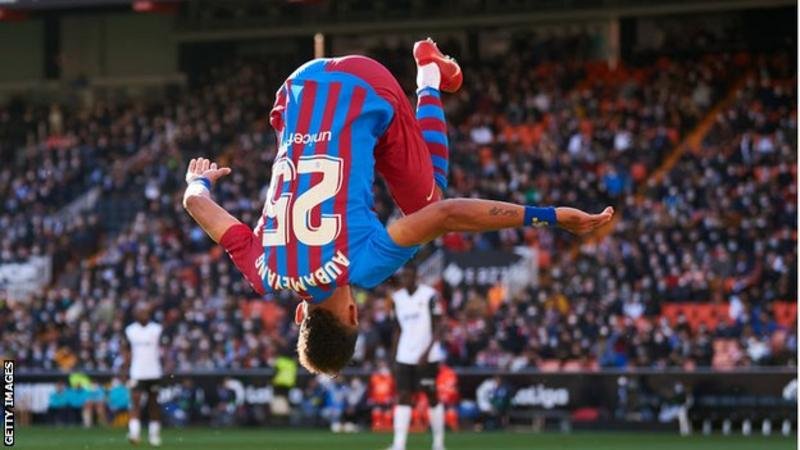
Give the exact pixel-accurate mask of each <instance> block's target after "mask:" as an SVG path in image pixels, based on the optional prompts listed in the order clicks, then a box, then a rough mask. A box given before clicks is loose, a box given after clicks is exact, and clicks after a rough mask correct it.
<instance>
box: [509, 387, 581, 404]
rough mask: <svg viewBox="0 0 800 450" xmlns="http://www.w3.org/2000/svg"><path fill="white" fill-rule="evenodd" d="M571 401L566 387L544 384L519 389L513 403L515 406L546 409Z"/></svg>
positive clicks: (512, 400)
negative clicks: (539, 406)
mask: <svg viewBox="0 0 800 450" xmlns="http://www.w3.org/2000/svg"><path fill="white" fill-rule="evenodd" d="M568 403H569V391H568V390H566V389H564V388H555V389H552V388H548V387H547V386H545V385H543V384H538V385H536V386H529V387H527V388H523V389H520V390H519V391H517V393H516V395H514V398H513V399H511V404H512V405H514V406H538V405H541V406H542V407H544V408H545V409H550V408H552V407H554V406H564V405H567V404H568Z"/></svg>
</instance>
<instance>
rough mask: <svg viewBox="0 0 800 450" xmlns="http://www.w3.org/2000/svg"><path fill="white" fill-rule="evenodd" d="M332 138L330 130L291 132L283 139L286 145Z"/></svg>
mask: <svg viewBox="0 0 800 450" xmlns="http://www.w3.org/2000/svg"><path fill="white" fill-rule="evenodd" d="M330 140H331V132H330V131H321V132H319V133H305V134H303V133H290V134H289V135H287V136H286V139H284V140H283V143H284V144H286V145H289V144H310V143H312V142H328V141H330Z"/></svg>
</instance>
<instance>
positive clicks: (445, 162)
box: [415, 41, 450, 193]
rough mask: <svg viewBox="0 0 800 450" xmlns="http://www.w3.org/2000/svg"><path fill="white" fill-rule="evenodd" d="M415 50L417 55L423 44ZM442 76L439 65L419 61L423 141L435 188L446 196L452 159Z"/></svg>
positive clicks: (418, 99) (419, 112) (418, 92)
mask: <svg viewBox="0 0 800 450" xmlns="http://www.w3.org/2000/svg"><path fill="white" fill-rule="evenodd" d="M422 43H428V44H430V45H435V44H431V43H429V42H428V41H423V42H421V43H418V44H417V46H416V47H415V56H416V53H417V51H416V50H417V49H418V47H419V45H420V44H422ZM441 80H442V73H441V70H440V68H439V66H438V65H437V63H436V62H433V61H430V59H424V60H422V61H419V60H418V65H417V110H416V118H417V123H419V127H420V129H421V130H422V139H423V140H424V141H425V147H426V148H427V149H428V154H429V156H430V159H431V165H432V166H433V177H434V180H435V181H436V186H437V187H438V188H439V190H440V191H441V192H442V193H444V192H446V191H447V175H448V166H449V158H450V150H449V143H448V139H447V123H446V122H445V116H444V106H443V105H442V99H441V91H440V90H439V89H440V86H441V84H442V81H441Z"/></svg>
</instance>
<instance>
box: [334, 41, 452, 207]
mask: <svg viewBox="0 0 800 450" xmlns="http://www.w3.org/2000/svg"><path fill="white" fill-rule="evenodd" d="M328 70H334V71H340V72H346V73H349V74H351V75H355V76H357V77H359V78H361V79H362V80H364V81H365V82H367V84H369V85H370V86H372V88H373V89H375V92H376V93H377V94H378V95H379V96H381V97H382V98H383V99H384V100H386V101H387V102H389V104H390V105H391V106H392V108H393V109H394V117H393V118H392V122H391V124H390V125H389V127H388V128H387V129H386V131H385V132H384V134H383V136H381V138H380V139H379V140H378V143H377V145H376V146H375V168H376V169H377V171H378V173H380V174H381V176H383V178H384V179H385V180H386V184H387V185H388V186H389V191H390V193H391V194H392V198H393V199H394V201H395V203H397V206H399V207H400V209H401V210H402V211H403V213H404V214H411V213H413V212H415V211H418V210H420V209H422V208H424V207H425V206H427V205H429V204H431V203H433V202H436V201H438V200H439V198H440V194H439V191H438V189H436V180H435V179H434V177H433V163H432V162H431V155H430V151H429V150H428V146H427V144H426V143H425V140H424V139H423V138H422V129H421V128H420V126H419V123H418V122H417V118H416V116H415V115H414V111H413V110H412V108H411V104H410V103H409V102H408V97H406V94H405V92H403V88H401V87H400V83H398V82H397V79H396V78H395V77H394V76H393V75H392V73H391V72H389V69H387V68H386V67H384V66H383V65H382V64H381V63H379V62H377V61H375V60H373V59H371V58H367V57H365V56H345V57H342V58H334V59H332V60H331V61H330V63H329V65H328Z"/></svg>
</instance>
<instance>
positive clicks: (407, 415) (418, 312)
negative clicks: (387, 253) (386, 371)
mask: <svg viewBox="0 0 800 450" xmlns="http://www.w3.org/2000/svg"><path fill="white" fill-rule="evenodd" d="M401 283H402V285H403V288H402V289H400V290H398V291H397V292H395V293H394V294H392V300H393V302H394V312H395V318H396V320H397V322H398V324H399V326H400V336H399V339H398V341H397V353H396V356H395V379H396V382H397V395H398V401H397V406H396V407H395V409H394V442H393V443H392V446H391V447H390V449H391V450H405V448H406V439H407V437H408V428H409V424H410V422H411V410H412V406H411V403H412V398H413V394H414V393H416V392H419V391H422V392H423V393H424V394H425V395H426V396H427V397H428V404H429V405H430V409H429V410H428V417H429V419H430V424H431V432H432V433H433V446H432V448H433V450H443V449H444V426H445V424H444V405H443V404H441V403H439V398H438V395H437V392H436V375H437V374H438V373H439V362H440V361H441V360H442V359H444V353H443V351H442V348H441V346H440V336H441V315H442V310H441V305H440V304H439V295H438V293H437V292H436V290H435V289H433V288H432V287H430V286H426V285H418V284H417V272H416V268H413V267H411V266H409V267H406V268H405V269H403V272H402V273H401Z"/></svg>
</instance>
